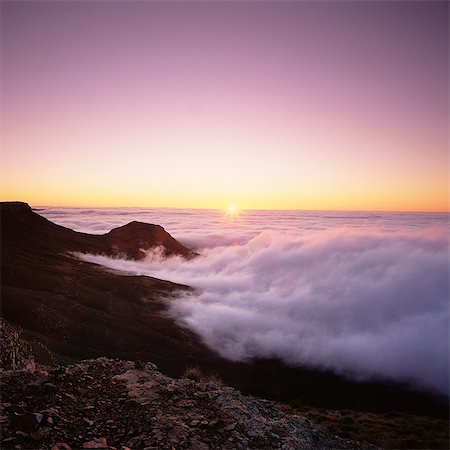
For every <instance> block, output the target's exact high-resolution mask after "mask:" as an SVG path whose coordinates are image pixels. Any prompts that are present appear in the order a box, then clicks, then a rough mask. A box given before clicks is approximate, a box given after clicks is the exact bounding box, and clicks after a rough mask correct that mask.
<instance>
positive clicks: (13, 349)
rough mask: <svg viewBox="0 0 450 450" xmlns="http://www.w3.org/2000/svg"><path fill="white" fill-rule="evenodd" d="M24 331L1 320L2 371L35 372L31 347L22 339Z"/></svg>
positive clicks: (0, 350)
mask: <svg viewBox="0 0 450 450" xmlns="http://www.w3.org/2000/svg"><path fill="white" fill-rule="evenodd" d="M21 333H22V330H21V329H20V328H18V327H14V326H13V325H11V324H10V323H8V322H7V321H6V320H4V319H3V318H0V342H1V345H0V369H2V370H24V371H29V372H34V370H35V362H34V357H33V353H32V351H31V345H30V344H27V343H26V342H24V341H22V340H21V339H20V335H21Z"/></svg>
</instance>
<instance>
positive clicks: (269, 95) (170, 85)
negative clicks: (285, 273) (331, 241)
mask: <svg viewBox="0 0 450 450" xmlns="http://www.w3.org/2000/svg"><path fill="white" fill-rule="evenodd" d="M448 9H449V5H448V2H440V1H439V2H434V1H427V2H425V1H424V2H420V1H412V2H408V1H400V2H378V1H377V2H375V1H374V2H371V1H360V2H345V1H342V2H326V1H325V2H301V1H299V2H258V1H256V2H190V1H187V2H121V1H118V2H108V1H98V2H79V1H75V2H71V1H64V2H45V1H42V2H41V1H33V2H27V1H19V2H9V1H2V2H1V25H2V27H1V96H2V101H1V119H2V120H1V136H2V137H1V139H2V141H1V156H0V158H1V159H0V162H1V175H2V176H1V182H0V183H1V184H0V194H1V195H0V197H1V200H3V201H5V200H7V201H9V200H21V201H26V202H28V203H30V204H32V205H66V206H105V207H110V206H144V207H183V208H226V207H227V206H228V205H230V204H235V205H236V206H237V208H239V209H334V210H336V209H355V210H412V211H448V209H449V206H448V169H449V163H448V139H449V134H448V123H449V114H448V94H449V92H448V91H449V87H448V79H449V61H448V59H449V14H448V12H449V11H448Z"/></svg>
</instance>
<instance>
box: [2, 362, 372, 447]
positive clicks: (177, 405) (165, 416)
mask: <svg viewBox="0 0 450 450" xmlns="http://www.w3.org/2000/svg"><path fill="white" fill-rule="evenodd" d="M0 381H1V383H2V392H3V398H2V409H3V411H2V413H1V414H2V415H1V418H0V421H1V427H2V443H1V448H32V449H35V448H36V449H38V448H39V449H53V450H57V449H61V450H62V449H66V450H68V449H69V448H70V449H74V448H116V449H125V448H129V449H145V448H147V449H151V448H153V449H156V448H158V449H171V450H172V449H182V448H183V449H195V450H202V449H205V450H206V449H209V448H214V449H218V448H220V449H247V448H265V449H269V448H270V449H272V448H273V449H276V448H280V449H281V448H282V449H299V448H308V449H329V448H339V449H347V448H348V449H350V448H352V449H358V448H375V447H373V446H371V445H370V444H367V443H359V442H355V441H350V440H346V439H342V438H339V437H337V436H333V435H332V434H330V433H329V432H328V431H327V430H326V429H325V428H323V427H321V426H318V425H316V424H314V423H313V422H311V421H310V420H308V419H306V418H304V417H301V416H287V415H285V414H283V413H281V412H280V411H279V410H278V409H276V407H275V406H274V404H273V403H272V402H269V401H265V400H257V399H256V398H253V397H245V396H243V395H242V394H241V393H240V392H239V391H237V390H235V389H233V388H230V387H225V386H222V385H221V383H218V382H214V381H205V382H197V381H194V380H191V379H172V378H169V377H167V376H165V375H163V374H162V373H161V372H159V370H158V369H157V367H156V366H155V365H154V364H152V363H135V362H130V361H123V360H113V359H107V358H99V359H94V360H86V361H82V362H81V363H78V364H74V365H71V366H67V367H59V368H56V369H54V370H52V371H50V372H43V371H35V372H33V373H32V372H29V371H20V372H18V371H6V372H3V373H2V374H1V379H0Z"/></svg>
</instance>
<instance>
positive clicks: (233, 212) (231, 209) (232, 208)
mask: <svg viewBox="0 0 450 450" xmlns="http://www.w3.org/2000/svg"><path fill="white" fill-rule="evenodd" d="M238 215H239V213H238V209H237V208H236V205H234V204H231V205H228V208H227V216H230V217H237V216H238Z"/></svg>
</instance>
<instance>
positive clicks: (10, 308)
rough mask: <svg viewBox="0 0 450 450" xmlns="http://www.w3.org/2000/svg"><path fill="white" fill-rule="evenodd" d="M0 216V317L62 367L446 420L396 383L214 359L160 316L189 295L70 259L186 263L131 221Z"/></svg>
mask: <svg viewBox="0 0 450 450" xmlns="http://www.w3.org/2000/svg"><path fill="white" fill-rule="evenodd" d="M0 214H1V299H2V302H1V307H2V316H3V317H4V318H5V319H6V320H8V321H9V322H10V323H11V324H13V325H18V326H20V327H21V328H22V329H23V338H24V339H26V340H28V341H36V340H37V341H40V342H42V344H44V345H45V346H46V347H47V348H48V349H49V350H50V351H52V352H53V353H55V354H56V356H57V357H59V358H61V360H62V361H74V360H79V359H84V358H96V357H100V356H106V357H109V358H121V359H127V360H135V361H137V360H142V361H150V362H153V363H156V364H157V365H158V366H159V367H160V368H161V370H162V371H163V372H165V373H166V374H168V375H170V376H172V377H178V376H180V375H181V374H182V373H183V372H184V370H185V369H186V368H187V367H190V366H198V367H200V368H201V369H202V370H203V371H205V372H206V373H208V372H215V373H217V374H218V375H220V377H222V378H223V379H224V381H225V382H226V383H228V384H230V385H233V386H236V387H238V388H239V389H241V390H243V391H244V392H245V393H250V394H254V395H258V396H261V397H266V398H267V397H269V398H274V399H277V400H283V401H291V400H294V399H300V400H301V403H302V404H303V405H313V406H318V407H323V408H340V409H344V408H348V409H359V410H372V411H389V410H395V411H405V412H414V413H416V414H430V415H437V416H447V415H448V408H447V406H448V404H447V403H446V402H447V401H448V399H444V400H443V403H442V399H440V401H436V399H435V398H434V397H433V396H430V395H428V394H423V393H417V392H411V391H409V390H408V389H406V388H404V387H399V386H397V385H389V384H386V383H383V382H380V381H373V382H367V383H355V382H352V381H349V380H347V379H343V378H342V377H339V376H338V375H335V374H333V373H330V372H324V371H319V370H313V369H307V368H292V367H286V366H285V365H283V364H282V363H280V362H279V361H275V360H255V361H251V362H246V363H244V362H242V363H236V362H231V361H227V360H224V359H222V358H220V357H219V356H217V355H216V354H215V353H214V352H212V351H211V350H210V349H208V348H207V347H206V346H205V345H204V344H203V343H202V342H201V341H200V339H199V338H198V337H197V336H196V335H194V334H193V333H191V332H190V331H188V330H186V329H184V328H181V327H180V326H178V325H177V324H176V322H175V321H174V320H172V319H171V318H170V317H168V316H167V314H166V304H167V299H168V298H169V297H176V295H177V293H179V292H180V290H189V289H191V288H190V287H188V286H182V285H179V284H175V283H171V282H170V281H163V280H158V279H156V278H152V277H144V276H128V275H123V274H119V273H113V272H111V271H106V270H103V269H102V267H101V266H98V265H96V264H91V263H88V262H84V261H80V260H78V259H76V258H75V257H74V256H72V255H71V254H70V252H90V253H97V254H106V255H125V256H127V257H129V258H142V257H143V256H144V255H145V254H144V253H143V252H141V251H140V250H141V248H144V249H145V248H151V247H154V246H162V247H163V248H164V253H165V254H166V255H173V254H176V255H180V256H182V257H185V258H191V257H193V256H195V253H194V252H192V251H191V250H189V249H188V248H186V247H184V246H183V245H182V244H181V243H179V242H177V241H176V240H175V239H174V238H173V237H171V236H170V235H169V234H168V233H167V232H166V231H164V229H163V228H162V227H160V226H158V225H149V224H143V223H139V222H131V223H130V224H128V225H125V226H123V227H120V228H116V229H114V230H112V231H110V232H109V233H106V234H104V235H90V234H86V233H78V232H75V231H73V230H70V229H68V228H65V227H62V226H59V225H56V224H54V223H52V222H50V221H49V220H47V219H45V218H43V217H41V216H40V215H38V214H36V213H35V212H34V211H33V210H32V209H31V208H30V206H29V205H27V204H26V203H20V202H13V203H2V204H1V209H0ZM173 301H176V298H175V299H174V300H173Z"/></svg>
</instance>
